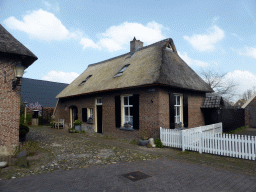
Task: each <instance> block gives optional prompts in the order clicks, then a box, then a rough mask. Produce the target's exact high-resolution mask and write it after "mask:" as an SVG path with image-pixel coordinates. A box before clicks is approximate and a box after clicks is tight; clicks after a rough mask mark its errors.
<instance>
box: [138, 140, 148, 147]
mask: <svg viewBox="0 0 256 192" xmlns="http://www.w3.org/2000/svg"><path fill="white" fill-rule="evenodd" d="M148 143H149V140H139V145H140V146H147V144H148Z"/></svg>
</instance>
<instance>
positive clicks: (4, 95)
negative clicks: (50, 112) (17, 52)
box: [0, 57, 20, 155]
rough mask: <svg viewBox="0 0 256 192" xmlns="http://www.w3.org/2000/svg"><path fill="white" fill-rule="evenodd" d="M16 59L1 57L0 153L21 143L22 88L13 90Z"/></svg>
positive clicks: (9, 150)
mask: <svg viewBox="0 0 256 192" xmlns="http://www.w3.org/2000/svg"><path fill="white" fill-rule="evenodd" d="M15 62H16V61H15V60H11V59H7V58H3V57H0V154H3V155H8V154H10V153H11V150H12V148H13V147H14V146H17V145H18V144H19V120H20V89H19V87H18V88H17V89H16V90H15V91H12V79H14V78H15V74H14V70H13V66H14V64H15Z"/></svg>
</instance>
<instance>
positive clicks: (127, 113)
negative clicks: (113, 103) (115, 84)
mask: <svg viewBox="0 0 256 192" xmlns="http://www.w3.org/2000/svg"><path fill="white" fill-rule="evenodd" d="M131 97H132V96H123V102H122V103H123V125H125V124H130V125H131V126H132V127H133V114H132V112H133V110H132V108H133V105H131Z"/></svg>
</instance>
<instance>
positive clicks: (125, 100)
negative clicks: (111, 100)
mask: <svg viewBox="0 0 256 192" xmlns="http://www.w3.org/2000/svg"><path fill="white" fill-rule="evenodd" d="M124 105H128V97H124Z"/></svg>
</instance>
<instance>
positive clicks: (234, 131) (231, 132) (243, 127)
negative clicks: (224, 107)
mask: <svg viewBox="0 0 256 192" xmlns="http://www.w3.org/2000/svg"><path fill="white" fill-rule="evenodd" d="M246 128H247V126H242V127H239V128H237V129H235V130H232V131H228V132H225V133H228V134H234V133H237V132H239V131H242V130H243V129H246Z"/></svg>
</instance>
